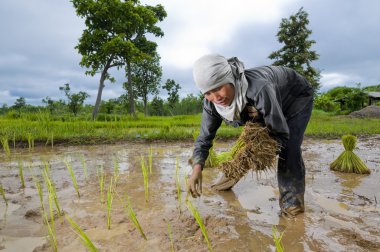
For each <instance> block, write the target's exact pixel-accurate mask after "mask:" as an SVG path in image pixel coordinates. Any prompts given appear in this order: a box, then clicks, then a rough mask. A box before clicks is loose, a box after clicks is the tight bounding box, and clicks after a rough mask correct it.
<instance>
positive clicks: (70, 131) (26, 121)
mask: <svg viewBox="0 0 380 252" xmlns="http://www.w3.org/2000/svg"><path fill="white" fill-rule="evenodd" d="M30 118H33V119H30ZM200 119H201V117H200V115H191V116H173V117H144V116H139V117H138V118H134V117H128V116H125V117H118V120H114V121H112V120H111V121H95V122H94V121H90V120H80V119H75V118H74V119H73V118H72V119H70V120H65V121H62V120H51V119H49V117H38V118H37V119H36V117H22V118H21V119H6V118H0V138H2V139H6V140H8V143H9V146H10V147H13V145H16V146H20V145H22V146H26V147H28V146H31V143H35V144H36V145H37V144H39V145H40V144H47V145H51V144H52V143H53V144H58V143H65V144H100V143H113V142H119V141H130V140H185V139H188V140H191V139H193V135H194V134H195V133H196V132H198V131H199V127H200ZM240 132H241V128H237V129H236V128H233V127H228V126H225V125H224V124H223V126H222V127H221V129H219V131H218V134H217V137H218V138H233V137H237V136H238V135H239V134H240ZM344 134H353V135H357V136H362V135H375V134H380V119H358V118H348V117H342V116H332V115H329V114H326V113H321V112H319V111H314V112H313V115H312V117H311V120H310V123H309V125H308V128H307V130H306V135H307V136H313V137H319V138H339V137H341V136H342V135H344Z"/></svg>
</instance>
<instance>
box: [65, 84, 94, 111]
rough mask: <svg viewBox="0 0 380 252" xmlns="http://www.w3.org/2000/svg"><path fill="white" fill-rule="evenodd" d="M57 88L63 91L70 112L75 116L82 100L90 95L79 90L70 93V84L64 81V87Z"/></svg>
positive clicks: (81, 104)
mask: <svg viewBox="0 0 380 252" xmlns="http://www.w3.org/2000/svg"><path fill="white" fill-rule="evenodd" d="M59 90H61V91H63V92H64V93H65V95H66V97H67V99H68V104H67V105H68V107H69V110H70V111H71V112H73V113H74V115H75V116H76V115H77V114H78V112H79V110H80V109H81V107H82V106H83V103H84V100H86V99H87V98H88V97H90V96H89V95H88V94H87V93H86V92H83V91H80V92H79V93H70V85H69V83H66V84H65V86H64V87H59Z"/></svg>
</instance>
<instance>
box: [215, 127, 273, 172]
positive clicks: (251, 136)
mask: <svg viewBox="0 0 380 252" xmlns="http://www.w3.org/2000/svg"><path fill="white" fill-rule="evenodd" d="M278 148H279V146H278V144H277V142H276V140H274V139H273V138H272V137H271V136H270V135H269V132H268V129H267V128H265V127H262V126H261V125H260V124H257V123H251V122H248V123H247V124H246V126H245V127H244V130H243V132H242V133H241V135H240V137H239V138H238V140H237V142H236V143H235V144H234V146H233V147H232V148H231V150H230V151H229V152H227V153H223V154H220V155H218V160H219V161H218V164H219V166H218V168H219V169H220V170H221V171H222V172H223V173H224V174H225V176H226V177H227V178H232V179H240V178H242V177H244V176H245V175H246V174H247V172H248V171H249V170H252V171H255V172H260V171H265V170H267V169H270V168H273V167H274V164H275V161H276V152H277V150H278Z"/></svg>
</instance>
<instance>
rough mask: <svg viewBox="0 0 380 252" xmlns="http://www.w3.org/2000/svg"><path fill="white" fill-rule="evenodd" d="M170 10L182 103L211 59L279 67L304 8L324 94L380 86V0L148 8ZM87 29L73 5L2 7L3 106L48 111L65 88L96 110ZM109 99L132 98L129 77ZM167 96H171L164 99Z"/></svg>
mask: <svg viewBox="0 0 380 252" xmlns="http://www.w3.org/2000/svg"><path fill="white" fill-rule="evenodd" d="M143 2H144V3H147V4H150V5H155V4H157V3H160V4H162V5H163V6H164V7H165V9H166V11H167V13H168V17H167V18H166V19H165V20H164V21H163V22H161V23H159V26H160V27H161V28H162V29H163V31H164V33H165V36H164V37H163V38H160V39H157V40H156V42H157V43H158V45H159V47H158V51H159V54H160V55H161V64H162V67H163V78H162V80H163V82H164V81H165V80H166V79H168V78H170V79H174V80H175V81H176V82H178V83H180V85H181V86H182V89H181V95H182V96H186V94H190V93H198V91H197V90H196V89H195V88H194V82H193V80H192V71H191V67H192V63H193V62H194V61H195V60H196V59H197V58H199V57H200V56H202V55H203V54H206V53H220V54H222V55H224V56H226V57H232V56H237V57H239V58H240V59H241V60H242V61H243V62H244V63H245V65H246V67H247V68H248V67H253V66H260V65H267V64H271V60H269V59H268V55H269V54H270V53H271V52H272V51H275V50H278V49H279V48H281V47H282V45H281V44H279V43H278V42H277V37H276V34H277V32H278V27H279V24H280V22H281V19H282V18H287V17H289V16H290V15H292V14H295V13H296V12H297V11H298V10H299V9H300V8H301V7H304V10H306V11H307V12H308V14H309V20H310V24H309V28H310V29H311V30H312V31H313V33H312V35H311V39H314V40H315V41H316V44H315V45H314V46H313V48H312V49H313V50H315V51H317V53H318V54H319V55H320V58H319V60H318V61H315V62H314V63H313V66H314V67H316V68H318V69H320V70H321V71H322V79H321V82H322V88H321V91H326V90H328V89H330V88H331V87H334V86H343V85H346V86H355V85H356V83H361V84H362V86H368V85H377V84H380V15H379V12H380V1H378V0H356V1H353V0H351V1H347V0H334V1H331V0H307V1H306V0H304V1H301V0H266V1H262V0H229V1H227V0H162V1H160V0H154V1H152V0H144V1H143ZM84 28H85V26H84V22H83V20H81V19H80V18H78V17H77V16H76V14H75V9H74V8H73V6H72V3H71V2H70V1H69V0H59V1H57V0H29V1H25V0H0V33H1V38H0V106H1V105H2V104H4V103H6V104H8V105H13V104H14V102H15V100H16V99H17V98H19V97H21V96H22V97H24V98H25V99H26V102H27V103H28V104H41V100H42V99H43V98H45V97H47V96H49V97H50V98H52V99H54V100H57V99H60V98H63V93H62V91H59V87H60V86H63V85H64V84H65V83H70V86H71V88H72V90H73V91H74V92H79V91H86V92H87V93H89V94H90V96H91V97H90V98H89V99H88V100H87V103H94V101H95V98H96V94H97V88H98V83H99V76H94V77H90V76H86V75H85V71H86V69H85V68H81V67H80V66H79V61H80V59H81V56H80V55H79V54H78V52H77V51H76V50H75V49H74V47H75V45H76V44H77V43H78V38H79V37H80V36H81V33H82V31H83V29H84ZM111 73H112V74H113V75H114V76H115V77H116V83H106V87H105V89H104V91H103V99H110V98H116V97H118V96H120V95H121V94H123V93H124V90H123V89H122V88H121V86H122V85H121V84H122V82H124V81H125V78H124V73H123V72H122V71H120V72H117V71H115V70H114V71H111ZM162 93H163V95H165V92H162Z"/></svg>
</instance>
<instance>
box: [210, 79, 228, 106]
mask: <svg viewBox="0 0 380 252" xmlns="http://www.w3.org/2000/svg"><path fill="white" fill-rule="evenodd" d="M204 96H205V98H206V99H207V100H208V101H210V102H212V103H214V104H218V105H221V106H224V107H227V106H230V105H231V103H232V101H233V100H234V97H235V87H234V85H232V84H230V83H228V84H224V85H222V86H220V87H217V88H215V89H212V90H210V91H208V92H206V93H204Z"/></svg>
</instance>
